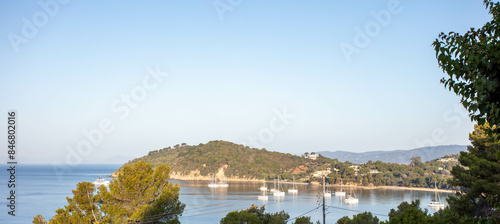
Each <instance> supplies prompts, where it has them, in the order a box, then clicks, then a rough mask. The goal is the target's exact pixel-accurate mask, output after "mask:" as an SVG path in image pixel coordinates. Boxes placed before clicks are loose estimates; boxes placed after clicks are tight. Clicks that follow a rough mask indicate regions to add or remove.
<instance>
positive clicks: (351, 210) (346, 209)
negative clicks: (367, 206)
mask: <svg viewBox="0 0 500 224" xmlns="http://www.w3.org/2000/svg"><path fill="white" fill-rule="evenodd" d="M327 207H330V208H335V209H340V210H345V211H350V212H358V213H362V212H366V211H360V210H354V209H349V208H341V207H336V206H331V205H327ZM372 214H374V215H377V216H385V217H389V216H388V215H384V214H377V213H372Z"/></svg>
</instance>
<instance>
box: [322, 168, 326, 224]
mask: <svg viewBox="0 0 500 224" xmlns="http://www.w3.org/2000/svg"><path fill="white" fill-rule="evenodd" d="M325 218H326V216H325V175H323V224H326V222H325Z"/></svg>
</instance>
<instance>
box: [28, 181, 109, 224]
mask: <svg viewBox="0 0 500 224" xmlns="http://www.w3.org/2000/svg"><path fill="white" fill-rule="evenodd" d="M95 191H96V187H95V185H94V184H93V183H90V182H80V183H78V184H77V185H76V190H73V198H70V197H66V200H67V201H68V205H66V206H64V209H62V208H59V209H58V210H57V211H56V215H54V216H53V217H52V219H51V220H50V223H100V222H102V221H104V220H106V217H104V215H103V213H102V212H101V211H100V205H99V202H100V198H99V197H98V196H96V195H95V194H94V192H95ZM35 218H36V217H35Z"/></svg>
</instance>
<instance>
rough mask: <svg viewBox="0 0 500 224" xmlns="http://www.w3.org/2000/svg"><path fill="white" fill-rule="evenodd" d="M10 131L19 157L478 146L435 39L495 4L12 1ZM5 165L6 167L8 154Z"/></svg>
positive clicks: (1, 81) (1, 70)
mask: <svg viewBox="0 0 500 224" xmlns="http://www.w3.org/2000/svg"><path fill="white" fill-rule="evenodd" d="M0 19H1V21H2V23H1V24H0V63H1V66H0V111H2V113H1V114H3V115H1V116H3V118H1V119H0V120H3V122H2V123H1V124H0V127H2V128H1V130H4V131H2V132H1V133H0V138H1V139H4V140H2V142H3V143H2V148H4V149H6V147H7V145H6V141H7V119H8V118H7V117H8V115H7V113H8V112H9V111H16V119H17V120H16V122H17V123H16V124H17V129H16V130H17V142H16V144H17V145H16V147H17V149H16V150H17V151H16V160H17V161H18V162H20V163H42V164H71V165H75V164H80V163H115V162H118V163H120V162H126V161H128V159H133V158H136V157H140V156H143V155H146V154H147V153H148V152H149V151H151V150H157V149H161V148H164V147H168V146H173V145H175V144H180V143H187V144H188V145H198V144H200V143H207V142H209V141H211V140H225V141H231V142H235V143H238V144H245V145H249V146H252V147H257V148H266V149H267V150H272V151H279V152H286V153H291V154H302V153H304V152H317V151H336V150H344V151H351V152H366V151H375V150H396V149H413V148H418V147H424V146H435V145H451V144H459V145H467V144H469V140H468V133H469V132H471V131H472V130H473V123H472V122H470V119H469V118H468V116H467V112H466V111H465V110H464V109H463V107H462V106H461V104H460V98H459V97H458V96H456V95H455V94H454V93H452V92H450V91H448V90H447V89H446V88H445V87H444V86H443V85H442V84H441V83H440V79H441V78H443V77H444V76H445V75H446V74H444V73H443V72H442V70H441V69H440V68H439V66H438V64H437V60H436V58H435V52H434V49H433V48H432V46H431V44H432V42H433V41H434V40H435V39H436V38H437V36H438V34H439V33H440V32H446V33H447V32H450V31H454V32H459V33H464V32H466V31H467V30H469V29H470V28H471V27H480V26H482V25H483V24H484V23H486V22H488V21H490V20H491V16H490V15H489V14H488V13H487V11H486V10H485V7H484V6H483V4H482V1H479V0H476V1H451V0H443V1H410V0H400V1H397V0H386V1H315V2H314V3H311V2H306V1H288V0H281V1H263V0H258V1H257V0H256V1H248V0H213V1H212V0H210V1H208V0H207V1H169V0H164V1H151V2H137V1H68V0H60V1H57V0H41V1H8V2H2V3H1V7H0ZM1 154H2V155H1V156H0V159H1V160H0V162H2V163H5V162H6V161H7V150H2V153H1Z"/></svg>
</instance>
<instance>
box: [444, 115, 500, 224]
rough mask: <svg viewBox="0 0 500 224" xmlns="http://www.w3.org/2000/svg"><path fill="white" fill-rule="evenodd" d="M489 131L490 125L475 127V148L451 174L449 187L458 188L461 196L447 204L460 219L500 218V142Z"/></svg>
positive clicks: (469, 150)
mask: <svg viewBox="0 0 500 224" xmlns="http://www.w3.org/2000/svg"><path fill="white" fill-rule="evenodd" d="M488 129H490V127H489V125H488V123H485V124H484V125H482V126H479V125H477V126H476V128H475V130H474V132H473V133H472V134H470V140H471V143H472V146H469V147H468V152H462V153H461V155H460V158H459V161H460V164H461V166H455V167H453V170H452V174H453V179H452V180H451V181H450V183H451V184H453V185H455V186H459V187H460V192H459V193H457V195H456V196H452V197H450V198H449V199H448V202H449V204H450V207H451V209H452V210H453V211H455V212H457V213H458V214H459V215H461V216H471V217H478V218H487V217H490V216H495V217H498V216H499V212H498V211H499V209H500V184H499V183H500V163H499V161H500V138H499V136H498V134H487V130H488Z"/></svg>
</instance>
